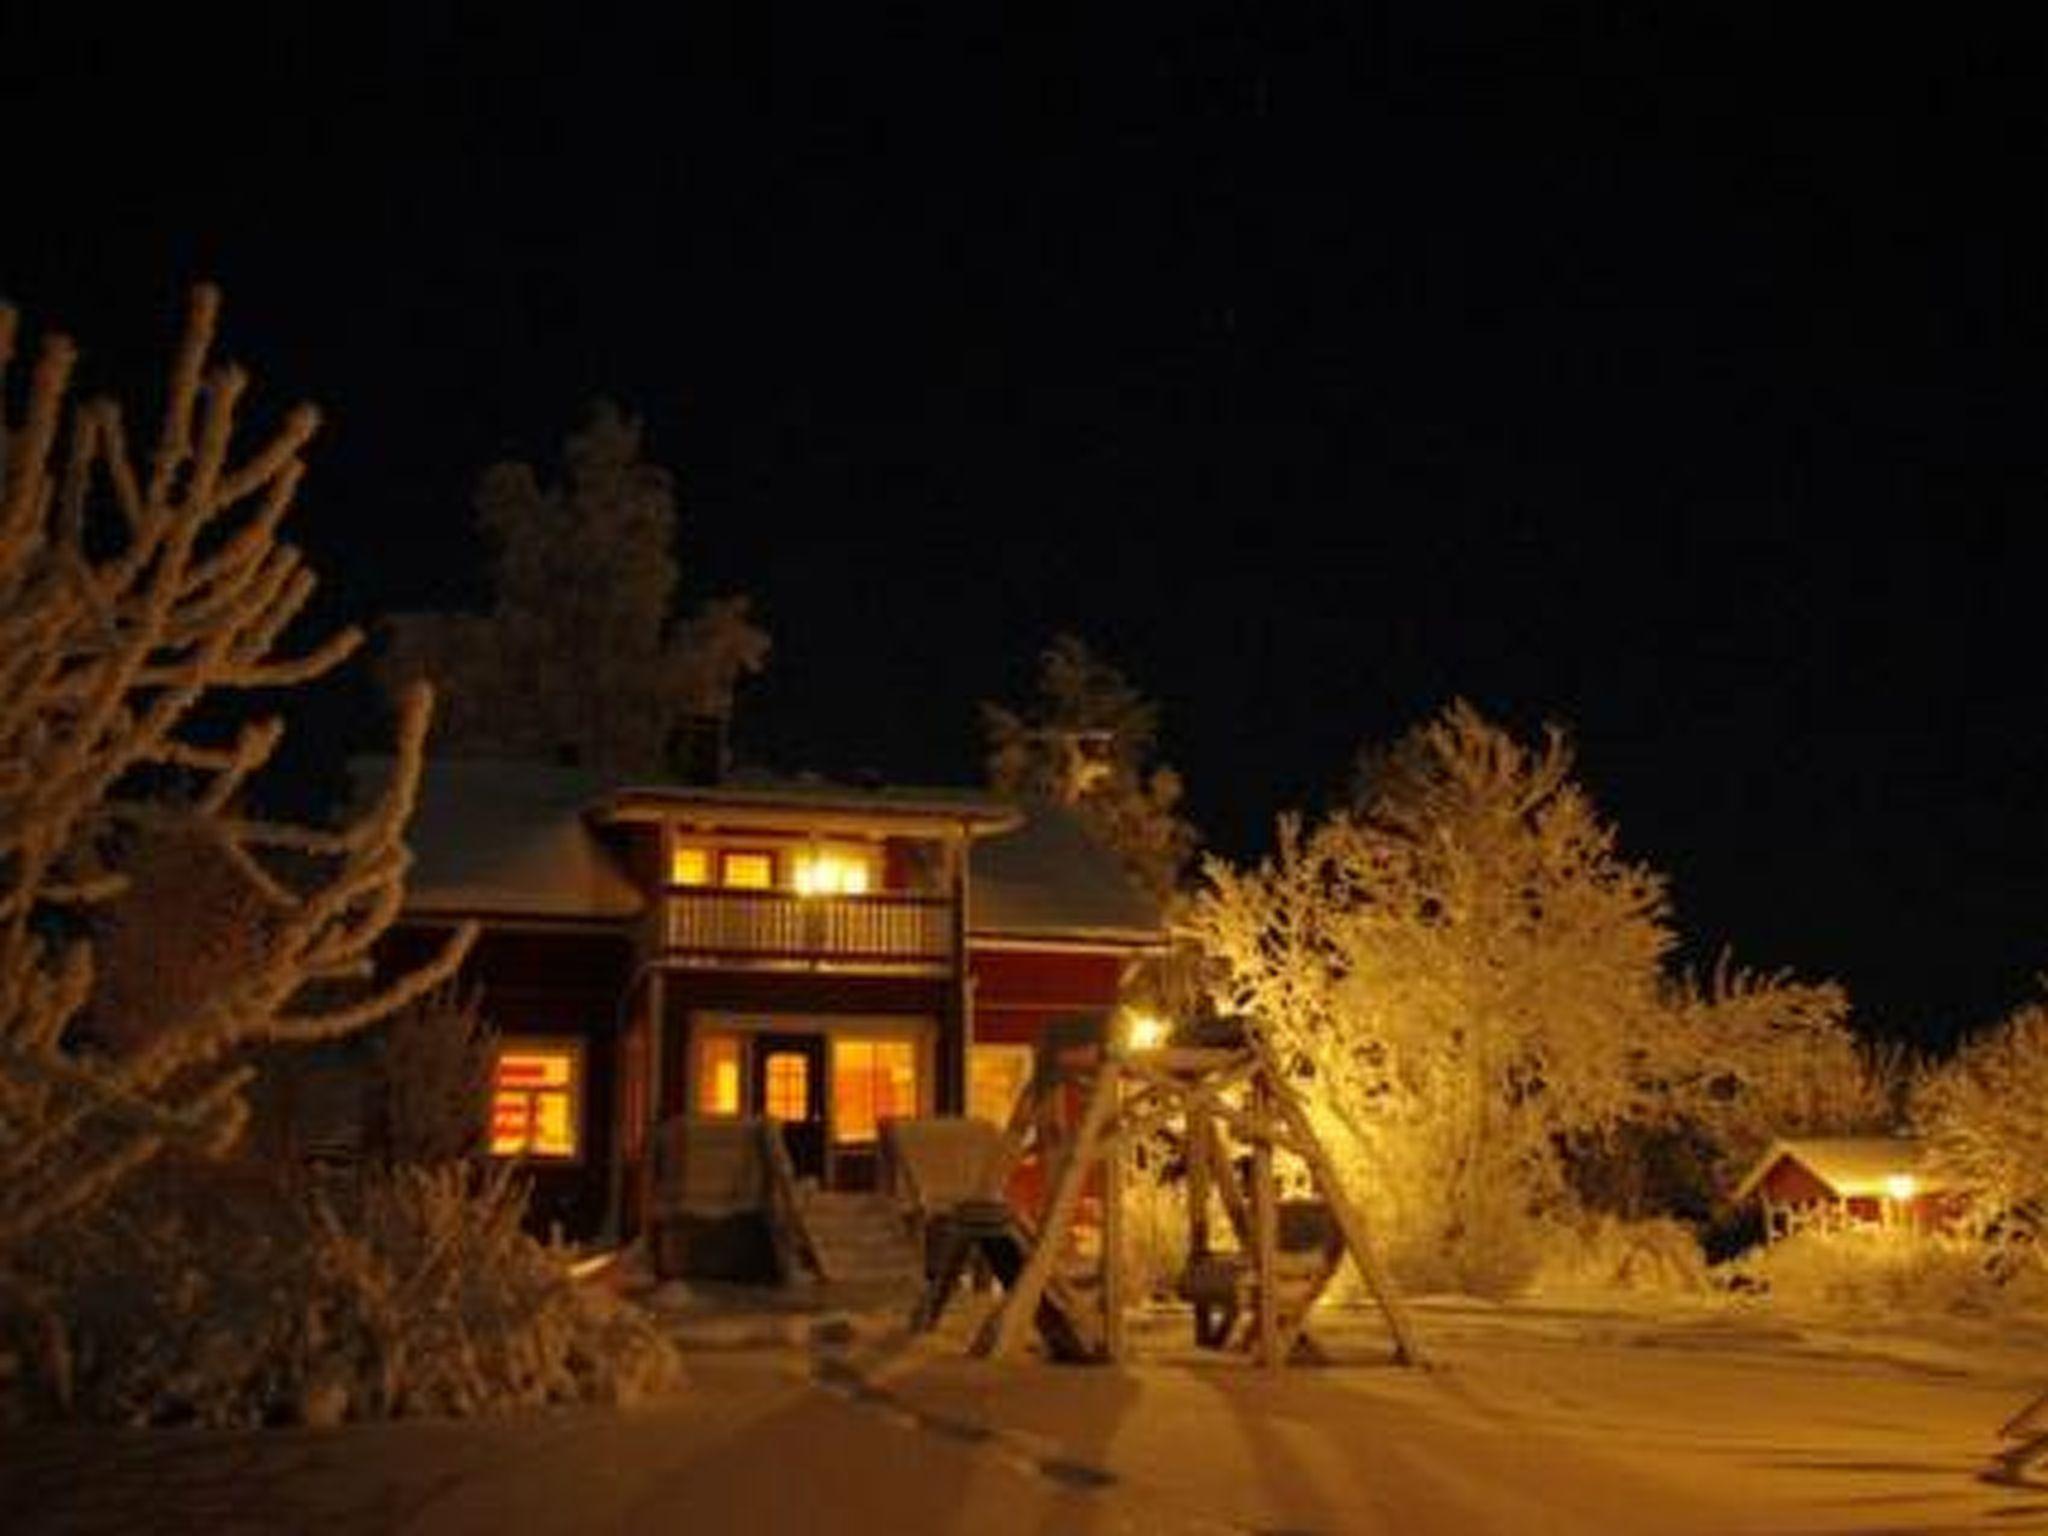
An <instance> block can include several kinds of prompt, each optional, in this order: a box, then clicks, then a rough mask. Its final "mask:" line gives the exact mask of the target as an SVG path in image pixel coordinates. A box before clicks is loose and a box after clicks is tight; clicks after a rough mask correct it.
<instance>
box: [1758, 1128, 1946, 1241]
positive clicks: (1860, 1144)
mask: <svg viewBox="0 0 2048 1536" xmlns="http://www.w3.org/2000/svg"><path fill="white" fill-rule="evenodd" d="M1733 1198H1734V1199H1735V1201H1736V1203H1737V1204H1740V1203H1742V1202H1744V1201H1748V1200H1755V1201H1756V1202H1757V1203H1758V1205H1759V1207H1760V1208H1761V1211H1762V1214H1763V1224H1764V1235H1765V1238H1766V1240H1769V1239H1773V1238H1778V1237H1783V1236H1785V1235H1787V1234H1788V1233H1790V1232H1793V1231H1797V1230H1799V1229H1801V1228H1805V1227H1810V1226H1835V1227H1842V1226H1847V1227H1891V1228H1910V1229H1913V1230H1919V1231H1928V1230H1934V1229H1937V1228H1940V1227H1943V1226H1946V1225H1947V1224H1949V1223H1950V1222H1951V1221H1953V1220H1954V1218H1955V1216H1956V1214H1957V1210H1958V1200H1959V1196H1958V1193H1957V1191H1956V1190H1955V1189H1954V1188H1953V1187H1952V1186H1951V1185H1950V1184H1949V1183H1948V1182H1947V1181H1946V1180H1944V1179H1943V1178H1942V1177H1941V1176H1940V1174H1939V1173H1938V1172H1937V1171H1936V1170H1935V1169H1933V1168H1932V1167H1931V1165H1930V1163H1929V1159H1928V1156H1927V1149H1926V1147H1925V1146H1924V1145H1923V1144H1922V1143H1921V1142H1919V1141H1917V1140H1915V1139H1914V1138H1912V1137H1908V1136H1829V1137H1804V1138H1798V1139H1788V1140H1780V1141H1775V1142H1773V1143H1771V1146H1770V1148H1769V1149H1768V1150H1767V1151H1766V1152H1765V1153H1764V1155H1763V1156H1762V1157H1760V1158H1758V1159H1757V1161H1756V1163H1755V1165H1754V1166H1753V1167H1751V1169H1750V1171H1749V1173H1748V1174H1747V1175H1746V1176H1745V1177H1744V1178H1743V1180H1742V1182H1741V1183H1740V1184H1738V1185H1737V1186H1736V1187H1735V1192H1734V1197H1733Z"/></svg>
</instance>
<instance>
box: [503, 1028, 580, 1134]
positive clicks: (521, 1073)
mask: <svg viewBox="0 0 2048 1536" xmlns="http://www.w3.org/2000/svg"><path fill="white" fill-rule="evenodd" d="M582 1065H583V1062H582V1056H581V1054H580V1053H579V1052H578V1050H577V1049H576V1047H575V1046H573V1045H561V1046H543V1045H527V1044H521V1045H511V1046H503V1047H501V1048H500V1049H499V1051H498V1064H497V1070H496V1073H495V1075H494V1079H493V1084H492V1091H491V1151H492V1153H493V1154H494V1155H496V1156H498V1157H559V1158H570V1157H575V1156H576V1155H577V1152H578V1148H577V1144H576V1119H577V1115H576V1107H577V1097H578V1093H579V1090H580V1086H581V1085H580V1082H579V1078H580V1077H581V1069H582Z"/></svg>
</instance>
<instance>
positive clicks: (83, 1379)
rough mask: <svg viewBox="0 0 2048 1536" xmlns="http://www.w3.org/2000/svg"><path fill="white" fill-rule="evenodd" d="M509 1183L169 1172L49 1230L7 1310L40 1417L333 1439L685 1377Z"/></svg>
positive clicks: (500, 1175) (413, 1174)
mask: <svg viewBox="0 0 2048 1536" xmlns="http://www.w3.org/2000/svg"><path fill="white" fill-rule="evenodd" d="M523 1207H524V1193H523V1190H522V1189H521V1186H520V1182H519V1181H518V1179H517V1178H516V1177H515V1176H514V1175H513V1174H512V1173H511V1172H510V1171H509V1170H507V1169H504V1168H499V1169H495V1170H479V1169H476V1168H474V1167H470V1166H466V1165H459V1164H451V1165H446V1166H442V1167H435V1168H421V1167H398V1168H393V1169H391V1170H389V1171H381V1172H375V1173H370V1174H366V1175H365V1176H364V1177H363V1178H362V1179H361V1181H360V1182H359V1183H357V1184H355V1185H352V1186H343V1187H339V1188H333V1189H325V1190H323V1189H318V1188H313V1187H307V1186H304V1185H299V1186H296V1187H295V1186H294V1185H293V1184H292V1183H290V1182H288V1181H287V1180H286V1179H284V1178H281V1177H280V1176H278V1175H276V1174H274V1173H271V1172H267V1171H265V1170H262V1169H260V1168H256V1167H252V1166H251V1165H248V1164H238V1165H233V1166H232V1167H231V1168H230V1169H229V1170H225V1171H224V1170H220V1169H204V1170H202V1169H196V1168H191V1167H175V1168H174V1167H166V1168H164V1169H162V1170H160V1171H159V1172H157V1173H155V1174H152V1175H150V1176H148V1177H147V1178H146V1179H144V1180H142V1181H140V1182H139V1183H138V1185H137V1187H136V1188H135V1189H134V1190H133V1191H127V1192H124V1193H123V1194H122V1195H121V1196H120V1197H118V1198H116V1199H115V1200H114V1201H112V1202H110V1203H109V1204H108V1205H107V1206H105V1207H103V1208H102V1209H101V1210H100V1211H98V1212H97V1213H96V1215H95V1219H94V1220H92V1221H91V1222H86V1223H78V1224H75V1225H74V1226H72V1227H70V1228H68V1229H65V1230H62V1231H60V1232H58V1233H56V1234H55V1235H54V1236H52V1237H51V1238H50V1240H49V1242H48V1243H47V1245H46V1248H45V1251H44V1252H43V1254H42V1255H41V1257H40V1262H39V1263H38V1265H37V1273H36V1275H35V1280H36V1281H37V1282H38V1285H37V1291H36V1294H35V1299H34V1301H29V1300H26V1299H24V1298H22V1297H15V1298H10V1299H9V1300H8V1301H7V1302H4V1303H0V1326H4V1327H5V1329H6V1331H7V1334H8V1335H10V1336H11V1337H10V1338H9V1342H10V1343H11V1344H12V1346H13V1352H14V1353H15V1354H16V1356H17V1357H18V1358H19V1359H21V1360H22V1361H24V1362H26V1366H27V1370H26V1377H27V1381H26V1386H27V1388H28V1397H29V1400H30V1401H29V1407H30V1408H31V1409H32V1410H35V1409H40V1410H41V1411H44V1412H55V1413H61V1414H66V1415H71V1416H77V1417H81V1418H87V1419H93V1420H98V1421H101V1422H112V1423H122V1424H137V1425H141V1424H165V1423H181V1424H197V1425H204V1426H215V1427H221V1426H237V1425H253V1424H268V1423H309V1424H331V1423H335V1422H338V1421H341V1420H343V1419H368V1418H394V1417H412V1416H419V1415H470V1414H483V1413H494V1412H503V1411H508V1410H514V1409H521V1408H534V1407H540V1406H543V1405H546V1404H550V1403H563V1402H592V1401H595V1402H605V1403H614V1404H629V1403H633V1402H637V1401H640V1400H643V1399H646V1398H648V1397H651V1396H655V1395H658V1394H660V1393H663V1392H666V1391H669V1390H672V1389H673V1388H675V1387H676V1386H678V1385H679V1384H680V1379H681V1373H680V1364H679V1360H678V1357H677V1355H676V1352H675V1350H674V1347H673V1345H671V1344H670V1343H669V1342H668V1340H667V1339H666V1337H665V1336H664V1335H662V1334H661V1333H660V1332H659V1331H658V1329H657V1327H656V1325H655V1324H654V1323H653V1321H652V1320H651V1319H649V1318H648V1317H647V1316H646V1315H645V1314H644V1313H642V1312H640V1311H639V1310H638V1309H636V1308H634V1307H633V1306H631V1305H630V1304H629V1303H627V1302H625V1301H623V1300H621V1299H619V1298H618V1297H616V1296H615V1295H613V1294H612V1293H611V1292H610V1291H608V1290H606V1289H604V1288H602V1287H600V1286H596V1285H591V1284H585V1283H582V1282H579V1281H577V1280H576V1279H575V1278H574V1277H573V1276H572V1274H571V1271H570V1264H569V1256H568V1255H567V1254H566V1253H565V1252H563V1251H561V1250H559V1249H555V1248H551V1247H548V1246H546V1245H543V1244H541V1243H539V1242H537V1241H536V1240H535V1239H533V1238H532V1237H531V1236H529V1235H528V1234H527V1233H526V1232H525V1231H524V1230H522V1228H521V1226H520V1218H521V1214H522V1211H523Z"/></svg>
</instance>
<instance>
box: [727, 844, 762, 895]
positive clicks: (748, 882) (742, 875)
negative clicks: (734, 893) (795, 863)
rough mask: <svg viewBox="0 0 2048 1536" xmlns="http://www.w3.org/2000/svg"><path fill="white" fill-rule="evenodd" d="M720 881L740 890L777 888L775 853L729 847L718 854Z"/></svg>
mask: <svg viewBox="0 0 2048 1536" xmlns="http://www.w3.org/2000/svg"><path fill="white" fill-rule="evenodd" d="M718 883H719V884H720V885H726V886H730V887H732V888H733V889H734V890H739V891H772V890H773V889H775V855H774V854H772V853H764V852H758V851H754V850H749V849H740V848H728V849H726V850H725V851H724V852H723V853H721V854H719V856H718Z"/></svg>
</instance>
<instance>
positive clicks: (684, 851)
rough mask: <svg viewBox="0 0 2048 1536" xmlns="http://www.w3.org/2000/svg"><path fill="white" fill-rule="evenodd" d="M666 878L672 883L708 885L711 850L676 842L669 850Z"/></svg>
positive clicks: (709, 881)
mask: <svg viewBox="0 0 2048 1536" xmlns="http://www.w3.org/2000/svg"><path fill="white" fill-rule="evenodd" d="M668 878H669V881H670V883H671V884H674V885H709V884H710V883H711V850H710V849H709V848H693V847H691V846H689V845H688V844H686V843H678V844H676V846H675V847H673V848H671V849H670V850H669V855H668Z"/></svg>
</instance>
